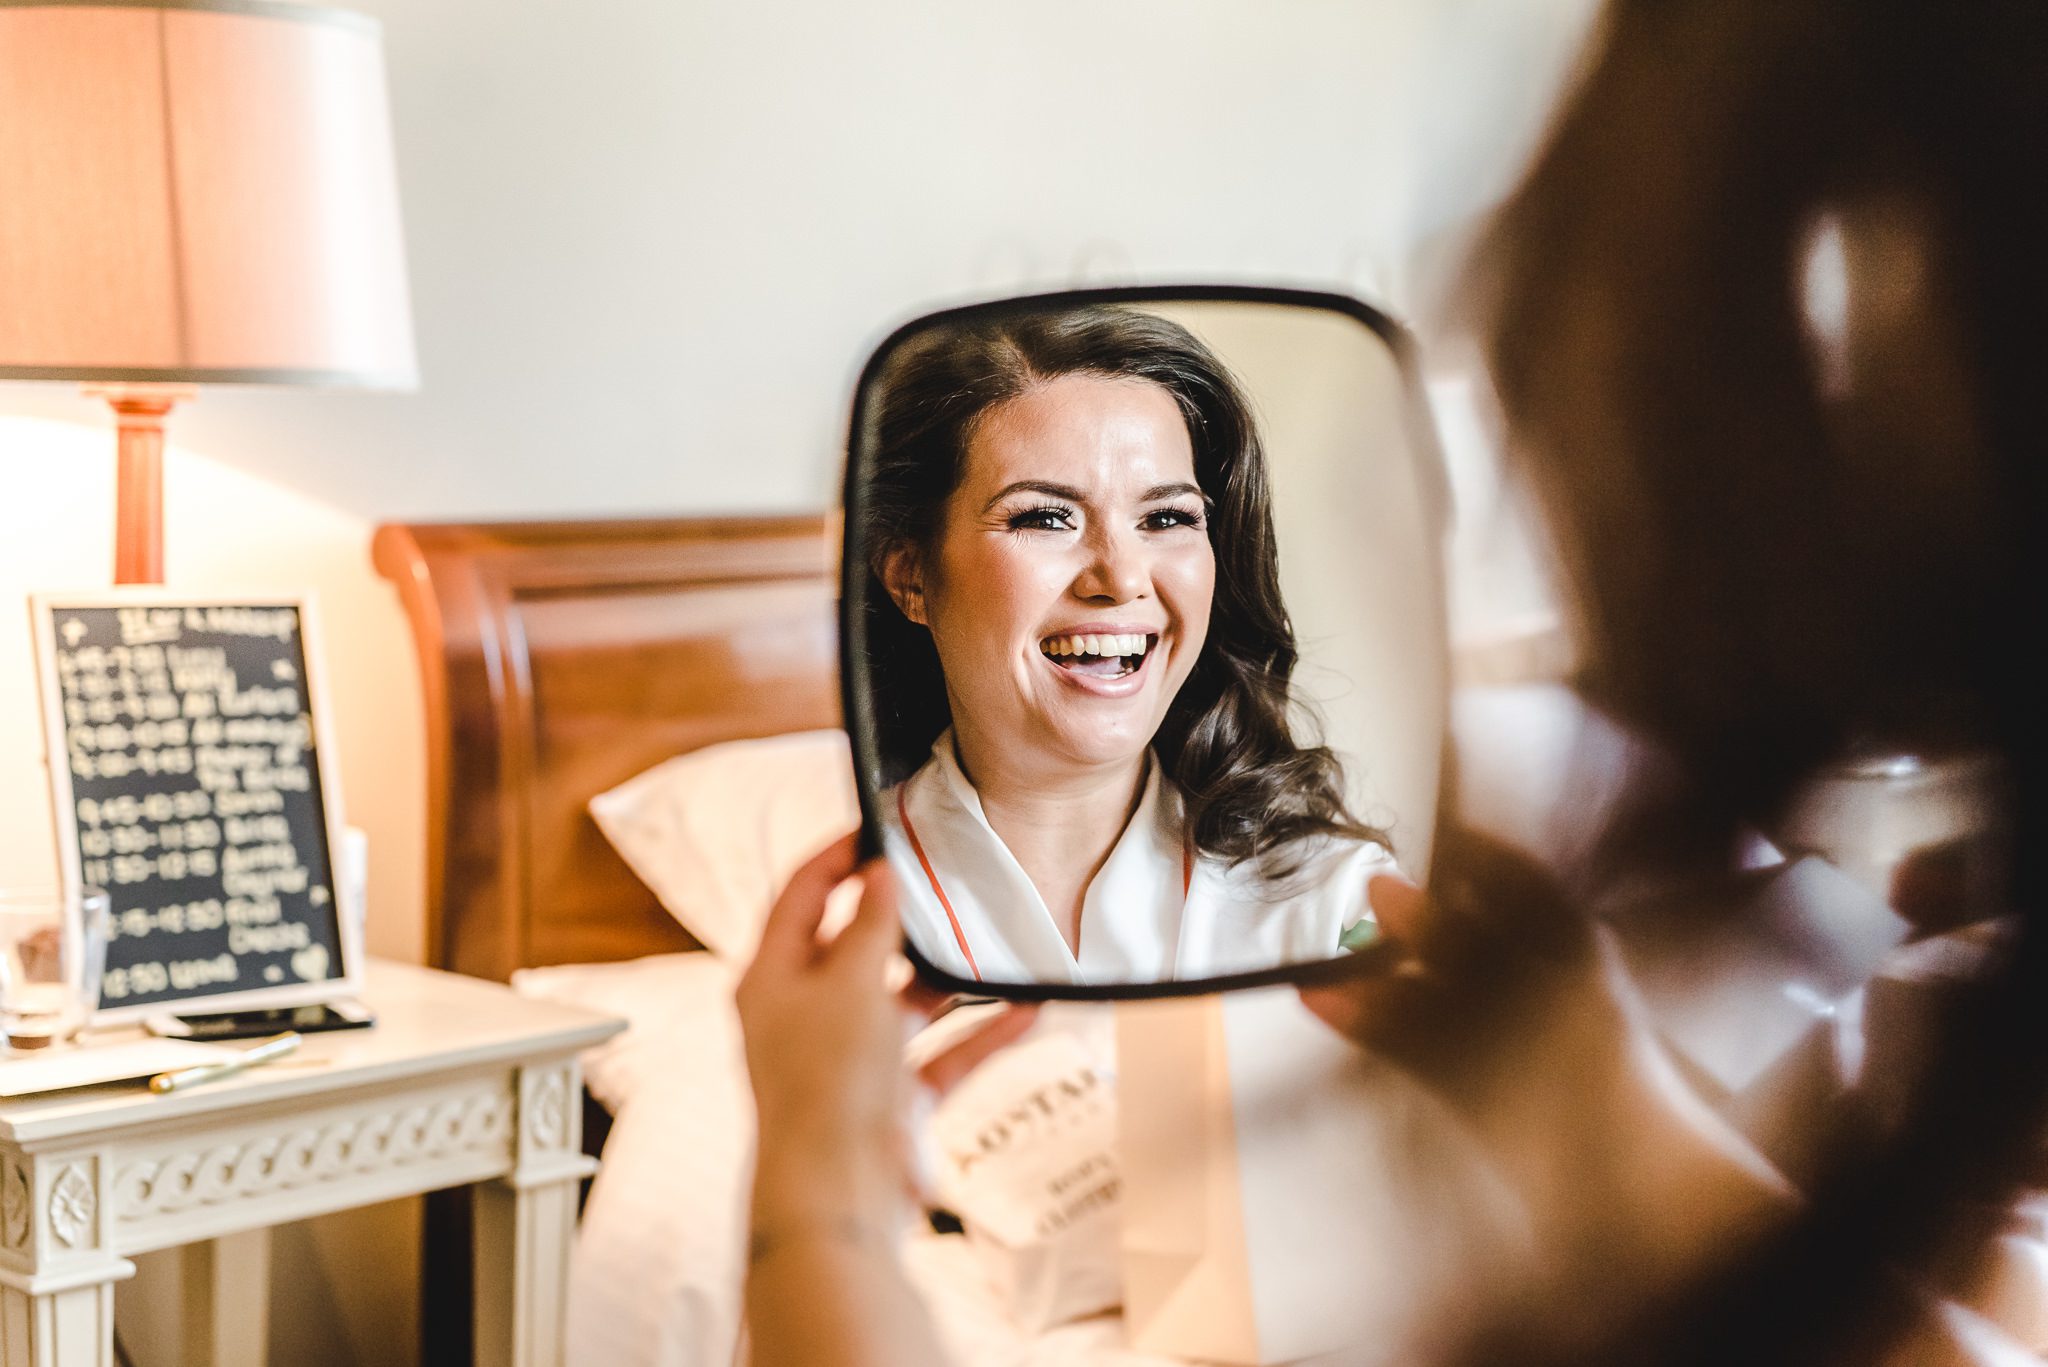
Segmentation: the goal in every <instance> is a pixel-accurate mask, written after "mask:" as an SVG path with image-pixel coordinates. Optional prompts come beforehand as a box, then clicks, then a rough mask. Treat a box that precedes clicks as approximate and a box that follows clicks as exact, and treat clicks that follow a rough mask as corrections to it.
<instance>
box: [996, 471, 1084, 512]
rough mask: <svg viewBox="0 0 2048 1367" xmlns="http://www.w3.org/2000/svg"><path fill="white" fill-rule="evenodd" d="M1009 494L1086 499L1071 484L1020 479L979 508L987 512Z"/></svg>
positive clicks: (1079, 501)
mask: <svg viewBox="0 0 2048 1367" xmlns="http://www.w3.org/2000/svg"><path fill="white" fill-rule="evenodd" d="M1011 494H1044V495H1045V496H1046V497H1047V498H1063V499H1065V500H1066V501H1067V502H1069V503H1086V502H1087V501H1088V495H1087V494H1085V493H1083V492H1082V491H1081V490H1079V489H1076V488H1075V487H1074V486H1073V485H1071V484H1053V483H1050V482H1049V481H1047V480H1042V479H1020V480H1018V481H1017V482H1016V483H1014V484H1006V485H1004V486H1003V487H1002V489H1001V491H999V492H998V493H997V494H996V496H995V497H994V498H992V499H990V500H989V501H988V502H986V503H984V504H982V505H981V510H982V511H983V512H987V511H988V510H989V509H991V508H993V507H995V506H996V505H997V504H998V503H1001V502H1002V501H1003V500H1004V499H1006V498H1008V497H1009V496H1010V495H1011Z"/></svg>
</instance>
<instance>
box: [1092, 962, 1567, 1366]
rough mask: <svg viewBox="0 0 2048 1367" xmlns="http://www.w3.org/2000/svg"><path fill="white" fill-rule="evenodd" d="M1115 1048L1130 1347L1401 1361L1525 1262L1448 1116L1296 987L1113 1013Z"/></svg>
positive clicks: (1259, 1359)
mask: <svg viewBox="0 0 2048 1367" xmlns="http://www.w3.org/2000/svg"><path fill="white" fill-rule="evenodd" d="M1117 1048H1118V1067H1117V1071H1118V1090H1119V1118H1120V1122H1121V1125H1122V1133H1121V1137H1120V1145H1119V1167H1120V1168H1121V1170H1122V1172H1123V1174H1124V1181H1125V1187H1124V1229H1123V1264H1124V1321H1125V1325H1126V1329H1127V1332H1128V1335H1129V1339H1130V1344H1131V1346H1132V1347H1133V1348H1135V1349H1137V1350H1139V1351H1141V1352H1148V1353H1159V1354H1163V1355H1167V1356H1175V1357H1188V1358H1195V1359H1200V1360H1205V1361H1213V1362H1225V1363H1235V1364H1266V1363H1279V1362H1297V1361H1300V1360H1303V1359H1313V1358H1316V1357H1319V1356H1326V1355H1329V1356H1335V1357H1336V1358H1337V1359H1338V1360H1340V1361H1343V1362H1345V1363H1348V1364H1360V1365H1361V1367H1368V1365H1369V1364H1374V1363H1379V1362H1387V1363H1394V1362H1398V1361H1402V1360H1404V1358H1405V1357H1407V1356H1408V1355H1409V1354H1411V1353H1412V1352H1413V1351H1415V1350H1416V1349H1417V1348H1418V1346H1419V1345H1420V1344H1421V1343H1422V1342H1423V1341H1424V1340H1426V1339H1427V1338H1428V1337H1429V1336H1430V1334H1431V1332H1432V1330H1433V1328H1435V1327H1437V1326H1438V1324H1439V1319H1438V1317H1439V1316H1442V1315H1446V1314H1452V1313H1455V1309H1456V1304H1455V1303H1456V1293H1457V1289H1458V1288H1459V1287H1460V1286H1464V1285H1468V1284H1470V1282H1469V1279H1471V1278H1473V1277H1482V1278H1486V1279H1488V1280H1490V1281H1492V1283H1493V1284H1494V1285H1499V1284H1500V1281H1499V1280H1498V1279H1499V1278H1501V1277H1507V1276H1514V1275H1517V1269H1518V1268H1520V1267H1522V1266H1523V1265H1524V1263H1525V1259H1526V1256H1527V1250H1526V1235H1525V1234H1524V1233H1523V1232H1522V1228H1521V1222H1520V1219H1519V1213H1518V1212H1517V1211H1516V1210H1515V1209H1514V1208H1513V1206H1512V1203H1511V1202H1509V1201H1508V1200H1507V1198H1506V1197H1505V1195H1504V1188H1503V1187H1502V1186H1501V1184H1500V1182H1499V1179H1498V1177H1497V1176H1496V1175H1495V1174H1494V1173H1493V1172H1492V1171H1491V1169H1489V1168H1488V1167H1487V1165H1486V1163H1485V1161H1484V1160H1483V1159H1482V1158H1481V1157H1480V1156H1479V1153H1478V1150H1477V1148H1476V1146H1475V1145H1474V1144H1473V1143H1472V1141H1471V1139H1470V1137H1469V1136H1468V1135H1466V1134H1465V1132H1464V1131H1463V1129H1462V1128H1461V1127H1460V1126H1459V1124H1458V1122H1457V1121H1456V1119H1455V1118H1454V1117H1452V1116H1451V1115H1450V1114H1449V1112H1448V1111H1447V1110H1446V1109H1445V1108H1444V1107H1442V1106H1441V1105H1440V1104H1439V1103H1437V1102H1436V1100H1435V1099H1434V1098H1433V1097H1431V1096H1430V1095H1429V1094H1427V1093H1426V1092H1424V1091H1423V1090H1422V1089H1421V1088H1420V1087H1419V1086H1418V1085H1416V1084H1415V1083H1414V1082H1412V1081H1411V1080H1410V1079H1408V1078H1407V1077H1406V1076H1405V1075H1403V1074H1401V1073H1399V1072H1397V1071H1395V1070H1394V1069H1392V1068H1391V1067H1388V1066H1386V1065H1384V1064H1381V1063H1378V1062H1376V1061H1375V1060H1373V1059H1372V1058H1370V1057H1369V1056H1367V1055H1366V1054H1364V1053H1362V1052H1361V1051H1360V1050H1358V1049H1357V1048H1355V1047H1354V1046H1352V1045H1351V1044H1350V1043H1349V1042H1347V1041H1345V1040H1342V1039H1340V1038H1338V1037H1337V1036H1336V1035H1335V1034H1334V1033H1332V1032H1331V1031H1330V1030H1329V1029H1328V1028H1327V1027H1325V1026H1324V1025H1323V1024H1322V1022H1320V1021H1318V1020H1316V1019H1315V1018H1314V1017H1313V1016H1311V1015H1310V1014H1309V1013H1308V1012H1307V1011H1306V1010H1305V1009H1304V1008H1303V1007H1302V1005H1301V1002H1300V999H1299V997H1298V996H1296V994H1295V993H1294V991H1293V990H1292V989H1291V988H1280V989H1275V990H1270V991H1260V992H1246V993H1236V994H1232V995H1229V996H1226V997H1205V998H1193V999H1186V1000H1172V1001H1164V1002H1145V1003H1132V1004H1123V1005H1120V1006H1119V1007H1118V1011H1117Z"/></svg>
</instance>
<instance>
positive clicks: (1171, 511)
mask: <svg viewBox="0 0 2048 1367" xmlns="http://www.w3.org/2000/svg"><path fill="white" fill-rule="evenodd" d="M1201 525H1202V514H1201V513H1200V512H1199V511H1198V510H1196V509H1194V508H1159V509H1156V510H1154V511H1153V512H1149V513H1147V514H1145V522H1144V527H1145V530H1146V531H1148V532H1163V531H1167V530H1169V529H1171V528H1174V527H1199V526H1201Z"/></svg>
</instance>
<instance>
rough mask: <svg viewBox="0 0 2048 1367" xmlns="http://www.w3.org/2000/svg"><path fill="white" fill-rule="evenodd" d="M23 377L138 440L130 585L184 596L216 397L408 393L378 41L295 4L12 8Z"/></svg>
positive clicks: (1, 347) (374, 31)
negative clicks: (198, 401) (166, 565)
mask: <svg viewBox="0 0 2048 1367" xmlns="http://www.w3.org/2000/svg"><path fill="white" fill-rule="evenodd" d="M0 379H15V380H80V381H84V382H86V383H87V385H88V386H89V387H90V389H91V390H92V392H95V393H101V394H104V395H105V397H106V398H107V399H108V401H109V402H110V403H111V404H112V406H113V409H114V413H115V415H116V420H117V423H118V426H119V431H120V437H119V464H118V474H117V481H116V484H117V489H118V494H117V503H118V507H117V513H116V520H115V550H114V580H115V582H116V583H122V584H130V583H159V582H161V581H162V579H163V443H164V418H165V415H166V414H167V413H169V412H170V410H171V407H172V406H173V405H174V404H175V403H176V402H177V401H178V400H179V399H181V398H184V397H187V396H189V395H190V394H191V392H192V386H195V385H200V384H216V383H220V384H287V385H318V386H350V387H367V388H409V387H411V386H412V385H413V383H414V382H415V362H414V356H413V342H412V319H411V310H410V305H409V303H408V299H407V292H406V274H405V250H404V242H403V238H402V234H401V231H400V226H399V216H398V187H397V176H396V172H395V168H394V163H393V157H392V148H391V126H390V118H389V113H388V109H387V104H386V97H385V89H384V63H383V54H382V48H381V34H380V30H379V28H378V26H377V24H376V23H375V22H374V21H373V20H370V19H367V18H364V17H362V16H360V15H355V14H351V13H347V12H345V11H340V10H333V9H323V8H316V7H314V6H310V5H300V4H293V3H280V2H279V0H166V3H160V4H137V3H123V0H104V2H103V3H91V0H0Z"/></svg>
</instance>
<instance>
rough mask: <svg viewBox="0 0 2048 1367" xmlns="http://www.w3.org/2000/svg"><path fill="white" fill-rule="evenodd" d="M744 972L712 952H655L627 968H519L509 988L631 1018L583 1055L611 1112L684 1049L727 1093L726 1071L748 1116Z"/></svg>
mask: <svg viewBox="0 0 2048 1367" xmlns="http://www.w3.org/2000/svg"><path fill="white" fill-rule="evenodd" d="M739 972H740V971H739V969H738V968H737V967H736V966H734V965H732V964H728V963H726V962H725V961H724V960H723V959H720V958H717V957H716V956H714V955H711V954H654V955H650V956H648V957H647V958H644V959H629V960H627V961H626V962H624V963H609V964H559V965H556V966H553V967H549V968H522V969H520V970H519V971H518V972H516V973H514V974H513V975H512V988H513V990H514V991H516V992H518V993H519V994H520V995H521V996H523V997H533V998H536V999H538V1000H540V1001H550V1002H560V1003H561V1004H563V1005H565V1006H580V1007H582V1008H584V1009H585V1010H588V1011H603V1012H606V1013H608V1014H610V1015H614V1016H624V1017H625V1018H626V1028H625V1029H624V1030H621V1031H620V1032H619V1033H618V1034H616V1035H613V1036H612V1037H611V1038H610V1039H608V1040H606V1041H605V1042H604V1043H603V1044H600V1045H597V1046H595V1047H593V1048H590V1049H586V1050H584V1051H583V1085H584V1086H586V1087H588V1088H589V1089H590V1094H591V1095H592V1096H594V1097H596V1098H597V1102H598V1104H599V1105H600V1106H603V1107H604V1108H605V1109H606V1110H607V1111H610V1112H611V1113H612V1114H613V1115H617V1114H618V1113H619V1111H620V1109H621V1108H622V1107H623V1106H624V1105H625V1104H626V1103H627V1102H628V1101H630V1100H631V1099H632V1098H633V1097H634V1096H636V1095H639V1094H640V1093H642V1092H646V1091H648V1090H650V1089H652V1088H653V1086H654V1085H655V1084H657V1083H659V1082H661V1081H662V1080H663V1079H666V1078H669V1077H672V1076H673V1075H674V1073H675V1070H676V1056H677V1052H678V1051H679V1050H681V1051H685V1052H687V1053H688V1054H690V1055H691V1060H692V1062H693V1063H694V1062H695V1060H697V1059H698V1058H700V1057H701V1058H706V1059H708V1060H710V1063H709V1065H707V1066H711V1067H714V1068H715V1069H718V1070H719V1071H716V1072H715V1073H714V1076H715V1078H716V1080H717V1081H718V1082H719V1083H720V1084H721V1087H720V1090H721V1094H725V1093H729V1092H730V1091H731V1088H730V1087H728V1086H726V1085H724V1084H726V1083H727V1081H728V1080H729V1079H728V1074H729V1075H730V1079H731V1080H732V1081H733V1085H736V1086H737V1087H738V1089H739V1094H740V1097H741V1101H742V1103H743V1104H744V1106H745V1108H746V1109H747V1110H748V1112H749V1113H750V1114H751V1112H752V1109H753V1096H752V1094H751V1093H750V1092H748V1091H747V1077H746V1062H745V1059H744V1057H743V1056H742V1055H741V1054H740V1052H739V1023H738V1020H737V1018H736V1017H735V1016H734V1014H733V1004H732V993H733V988H734V987H735V986H737V985H738V982H739Z"/></svg>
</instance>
